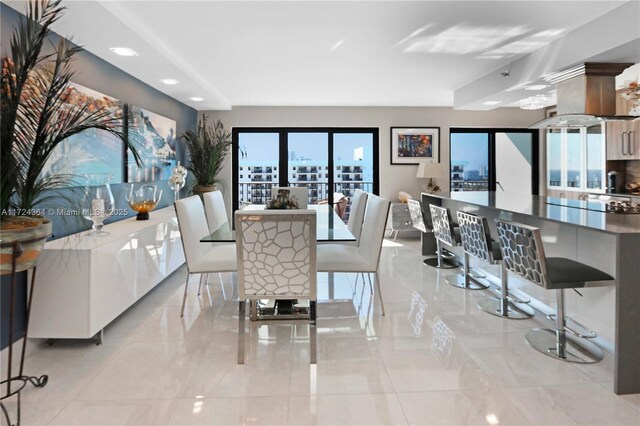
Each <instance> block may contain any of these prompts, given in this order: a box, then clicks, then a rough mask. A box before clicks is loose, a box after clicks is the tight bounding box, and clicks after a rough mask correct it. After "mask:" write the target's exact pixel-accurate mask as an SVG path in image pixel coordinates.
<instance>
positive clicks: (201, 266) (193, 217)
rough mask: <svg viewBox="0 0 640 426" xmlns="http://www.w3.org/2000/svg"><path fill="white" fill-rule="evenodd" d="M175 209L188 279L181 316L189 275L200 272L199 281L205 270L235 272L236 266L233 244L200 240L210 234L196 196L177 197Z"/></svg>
mask: <svg viewBox="0 0 640 426" xmlns="http://www.w3.org/2000/svg"><path fill="white" fill-rule="evenodd" d="M175 209H176V217H177V219H178V228H179V229H180V238H181V239H182V248H183V250H184V257H185V260H186V262H187V280H186V282H185V284H184V296H183V298H182V309H181V310H180V317H183V316H184V307H185V304H186V302H187V290H188V288H189V278H190V277H191V275H192V274H200V280H201V281H202V279H203V278H204V277H206V275H207V274H209V273H212V272H235V271H236V270H237V261H236V247H235V244H205V243H201V242H200V239H201V238H203V237H204V236H205V235H207V234H209V227H208V226H207V218H206V215H205V212H204V207H203V205H202V200H201V199H200V197H199V196H197V195H194V196H192V197H188V198H184V199H182V200H178V201H176V202H175ZM201 284H202V283H201Z"/></svg>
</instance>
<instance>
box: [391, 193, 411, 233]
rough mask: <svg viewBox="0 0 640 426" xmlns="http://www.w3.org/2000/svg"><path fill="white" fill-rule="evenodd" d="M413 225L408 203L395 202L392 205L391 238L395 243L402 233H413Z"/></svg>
mask: <svg viewBox="0 0 640 426" xmlns="http://www.w3.org/2000/svg"><path fill="white" fill-rule="evenodd" d="M412 230H413V224H412V222H411V215H410V214H409V206H408V205H407V203H400V202H393V203H391V231H392V232H391V236H392V237H393V241H395V240H396V238H398V233H399V232H400V231H412Z"/></svg>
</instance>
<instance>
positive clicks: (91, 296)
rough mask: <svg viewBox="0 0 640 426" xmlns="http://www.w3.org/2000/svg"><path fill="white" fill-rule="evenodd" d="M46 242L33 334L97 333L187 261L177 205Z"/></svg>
mask: <svg viewBox="0 0 640 426" xmlns="http://www.w3.org/2000/svg"><path fill="white" fill-rule="evenodd" d="M104 230H105V231H107V232H109V235H105V236H100V237H94V236H88V235H87V233H86V232H83V233H80V234H75V235H70V236H68V237H65V238H61V239H59V240H55V241H50V242H48V243H47V244H46V245H45V248H44V250H43V252H42V254H41V258H40V260H39V263H38V270H37V275H36V283H35V289H34V294H33V305H32V310H31V320H30V324H29V337H34V338H79V339H87V338H91V337H93V336H94V335H96V334H97V333H98V332H99V331H101V330H102V329H103V328H104V327H105V326H106V325H107V324H109V323H110V322H111V321H113V320H114V319H115V318H116V317H117V316H118V315H120V314H121V313H122V312H124V311H125V310H127V308H129V307H130V306H131V305H133V304H134V303H135V302H136V301H137V300H138V299H140V298H141V297H142V296H144V295H145V294H146V293H147V292H148V291H149V290H151V289H153V288H154V287H155V286H156V285H157V284H158V283H160V282H161V281H162V280H163V279H164V278H166V277H167V276H168V275H169V274H171V273H172V272H173V271H175V270H176V269H178V267H180V265H182V264H183V263H184V252H183V250H182V241H181V240H180V232H179V230H178V222H177V219H176V217H175V210H174V208H173V207H167V208H164V209H160V210H157V211H153V212H151V214H150V218H149V220H145V221H137V220H135V217H134V218H129V219H125V220H122V221H119V222H115V223H112V224H109V225H106V226H105V227H104Z"/></svg>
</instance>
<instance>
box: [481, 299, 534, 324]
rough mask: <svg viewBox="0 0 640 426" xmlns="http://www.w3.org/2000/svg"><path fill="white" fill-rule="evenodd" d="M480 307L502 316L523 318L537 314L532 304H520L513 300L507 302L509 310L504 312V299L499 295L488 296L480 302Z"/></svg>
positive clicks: (489, 312) (487, 311) (515, 318)
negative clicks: (499, 297) (498, 296)
mask: <svg viewBox="0 0 640 426" xmlns="http://www.w3.org/2000/svg"><path fill="white" fill-rule="evenodd" d="M478 307H479V308H480V309H482V310H483V311H485V312H486V313H488V314H491V315H494V316H496V317H500V318H507V319H514V320H521V319H527V318H531V317H532V316H534V315H535V311H534V310H533V308H531V306H528V305H519V304H516V303H513V302H511V301H509V302H508V304H507V312H505V314H504V315H503V313H502V309H501V307H502V300H501V299H498V298H497V297H487V298H486V299H482V300H481V301H479V302H478Z"/></svg>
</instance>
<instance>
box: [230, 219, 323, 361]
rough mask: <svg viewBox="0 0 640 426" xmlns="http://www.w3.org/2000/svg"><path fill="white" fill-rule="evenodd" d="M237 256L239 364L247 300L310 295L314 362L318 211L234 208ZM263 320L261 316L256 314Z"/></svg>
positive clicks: (313, 355) (311, 340) (308, 297)
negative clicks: (237, 209) (244, 209)
mask: <svg viewBox="0 0 640 426" xmlns="http://www.w3.org/2000/svg"><path fill="white" fill-rule="evenodd" d="M234 220H235V228H236V235H237V239H236V242H237V257H238V296H239V306H238V313H239V315H238V364H244V341H245V337H244V333H245V316H246V314H245V304H246V301H247V300H250V301H251V310H252V318H254V319H255V318H256V316H255V314H254V313H255V311H256V310H257V307H256V305H257V301H258V299H308V300H309V327H310V333H309V336H310V339H309V345H310V357H311V364H315V363H316V328H315V325H316V299H317V296H316V294H317V291H316V286H317V272H316V226H317V225H316V212H315V211H314V210H261V211H242V210H239V211H237V212H236V213H235V217H234ZM257 319H259V317H258V318H257Z"/></svg>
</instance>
